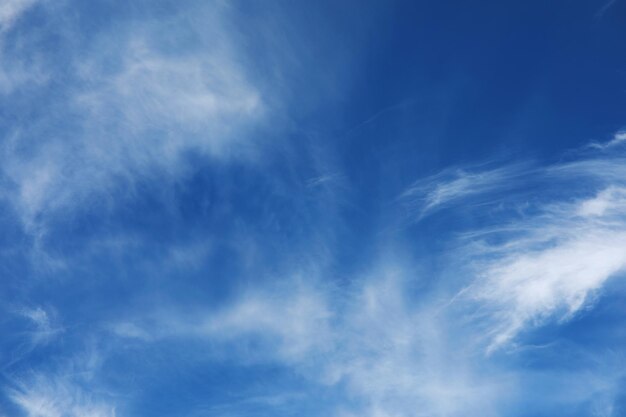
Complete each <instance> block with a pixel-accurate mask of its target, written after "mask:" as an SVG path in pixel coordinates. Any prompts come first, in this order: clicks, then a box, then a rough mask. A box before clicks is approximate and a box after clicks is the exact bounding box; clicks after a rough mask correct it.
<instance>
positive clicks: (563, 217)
mask: <svg viewBox="0 0 626 417" xmlns="http://www.w3.org/2000/svg"><path fill="white" fill-rule="evenodd" d="M621 169H622V168H620V166H619V164H618V163H617V160H613V159H611V160H604V161H603V160H588V161H580V162H576V163H568V164H563V165H557V166H552V167H548V168H547V169H546V170H545V171H544V172H543V173H541V176H543V179H544V185H546V187H545V188H541V189H538V190H535V191H534V192H533V193H532V194H531V197H532V198H533V203H532V207H531V208H532V209H531V210H528V211H527V212H526V213H525V214H524V213H522V214H520V213H519V212H518V213H514V215H512V216H509V217H506V216H505V217H504V218H502V219H501V220H499V221H498V222H496V224H491V225H489V226H486V227H485V228H484V229H482V230H481V229H479V230H477V231H474V232H473V233H470V234H468V235H467V236H466V238H467V239H470V242H469V243H468V244H467V246H466V247H465V251H466V252H465V256H466V258H465V259H467V261H468V262H469V263H470V264H471V265H472V268H473V273H474V274H475V276H476V279H475V281H474V282H473V283H471V284H470V285H469V287H468V288H467V289H466V290H465V291H464V292H462V293H461V294H460V295H461V296H462V298H463V297H466V296H467V297H470V298H472V299H473V300H474V301H475V302H477V303H478V306H479V311H480V317H481V320H483V321H484V322H487V323H489V328H488V329H487V333H488V335H489V337H490V339H491V341H490V342H489V344H490V347H489V349H490V350H493V349H497V348H499V347H502V346H503V345H505V344H507V343H509V342H511V341H513V340H514V339H515V337H516V336H517V335H518V334H519V333H520V332H522V331H524V330H525V329H529V328H532V327H535V326H538V325H541V324H543V323H545V322H547V321H550V320H555V319H558V320H568V319H570V318H571V317H573V316H574V315H575V314H576V313H577V312H578V311H580V310H581V309H583V308H584V307H585V306H587V305H589V303H591V302H592V301H593V300H594V299H595V296H596V295H598V294H599V293H600V291H601V289H602V287H603V285H604V284H605V283H606V281H607V280H608V279H610V278H612V277H614V276H617V275H619V274H620V273H621V272H622V271H624V269H625V268H626V216H625V215H624V213H625V212H626V183H625V181H624V179H623V178H624V177H622V178H620V175H619V171H620V170H621ZM557 186H558V187H557ZM557 188H558V190H559V193H558V194H556V195H554V194H552V193H554V191H552V193H551V191H550V190H554V189H557ZM564 190H571V192H564ZM591 190H595V194H592V195H590V194H591ZM510 198H514V196H511V197H510Z"/></svg>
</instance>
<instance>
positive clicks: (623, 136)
mask: <svg viewBox="0 0 626 417" xmlns="http://www.w3.org/2000/svg"><path fill="white" fill-rule="evenodd" d="M625 141H626V131H619V132H617V133H615V134H614V135H613V139H611V140H609V141H608V142H605V143H597V142H592V143H590V144H589V147H591V148H595V149H600V150H604V149H608V148H612V147H614V146H618V145H622V144H624V142H625Z"/></svg>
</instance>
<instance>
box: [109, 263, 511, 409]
mask: <svg viewBox="0 0 626 417" xmlns="http://www.w3.org/2000/svg"><path fill="white" fill-rule="evenodd" d="M408 279H409V277H407V276H406V270H404V269H403V268H401V267H393V266H385V267H381V268H380V269H378V270H376V271H375V272H374V273H372V275H371V277H366V279H365V280H364V281H363V286H362V287H360V288H355V291H354V292H353V293H352V294H351V295H347V294H339V293H336V292H335V291H334V290H332V289H331V288H326V289H320V288H315V287H312V286H308V285H304V284H301V285H299V286H295V287H290V288H287V289H283V290H281V291H276V290H275V289H274V290H273V291H268V292H263V293H259V292H257V293H254V294H251V295H248V296H244V297H242V298H241V299H240V300H239V301H237V302H235V303H234V304H233V305H232V306H231V307H229V308H226V309H224V310H222V311H221V312H217V313H207V314H205V315H200V316H197V315H196V316H188V315H181V314H177V313H176V312H173V311H166V312H161V313H159V314H158V315H156V316H153V317H152V319H150V318H148V319H141V318H139V319H136V320H134V321H132V322H131V323H132V324H129V323H128V322H126V321H125V322H123V324H122V325H119V326H114V327H113V329H114V330H113V333H114V334H116V335H117V336H118V337H121V338H123V339H129V338H130V339H134V340H137V341H140V342H144V343H155V342H158V340H161V339H169V338H178V339H180V338H200V339H205V340H206V341H207V342H209V341H210V345H211V346H213V347H215V346H220V345H221V346H222V347H223V349H225V351H227V352H228V354H229V355H234V356H235V357H236V358H237V360H238V362H239V363H242V364H246V363H250V362H259V361H260V362H278V363H280V364H282V365H284V366H288V367H291V368H292V369H294V370H295V371H296V372H297V373H298V374H300V375H303V376H304V377H305V378H307V379H308V380H309V381H311V382H314V383H317V384H320V385H322V386H325V387H330V386H332V387H334V388H335V389H340V390H343V389H346V390H347V392H346V393H345V395H347V396H348V397H350V398H352V399H356V404H357V405H355V406H354V408H352V409H342V408H341V406H340V408H339V409H337V410H336V412H337V415H340V414H341V413H342V412H343V413H344V415H346V416H348V415H360V416H370V417H377V416H398V417H408V416H425V417H426V416H428V417H445V416H460V415H464V416H481V417H483V416H496V415H498V412H497V411H498V409H499V404H500V401H501V400H502V399H503V398H505V397H506V395H507V394H506V392H507V390H509V389H510V388H511V383H512V380H511V378H510V377H508V376H506V375H504V374H500V375H496V374H495V373H491V372H489V371H487V372H486V371H485V369H484V368H483V369H482V370H478V369H476V368H475V367H474V362H475V360H474V358H473V357H474V355H475V354H476V352H475V351H474V350H473V349H474V347H473V345H472V344H471V343H469V344H468V343H466V341H463V340H460V339H459V338H457V337H456V336H455V328H454V321H450V320H449V318H448V317H445V315H442V314H440V310H439V309H436V308H431V307H430V306H419V307H418V306H412V305H411V303H410V301H409V299H408V298H407V296H406V292H405V291H406V288H405V285H406V284H407V280H408ZM155 317H156V319H155ZM250 339H252V340H255V341H257V342H258V343H255V344H254V346H255V348H254V351H252V352H251V351H249V350H246V349H245V348H241V346H246V343H244V342H243V341H245V340H250ZM342 410H343V411H342ZM351 413H356V414H351Z"/></svg>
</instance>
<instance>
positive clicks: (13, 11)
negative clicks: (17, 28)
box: [0, 0, 41, 32]
mask: <svg viewBox="0 0 626 417" xmlns="http://www.w3.org/2000/svg"><path fill="white" fill-rule="evenodd" d="M40 1H41V0H5V1H3V2H2V3H1V4H0V32H4V31H7V30H9V29H10V28H11V26H13V24H14V22H15V21H16V20H17V19H19V17H20V16H21V15H22V14H23V13H24V12H26V11H27V10H28V9H30V8H31V7H33V6H34V5H35V4H36V3H38V2H40Z"/></svg>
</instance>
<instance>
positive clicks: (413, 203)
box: [400, 165, 528, 220]
mask: <svg viewBox="0 0 626 417" xmlns="http://www.w3.org/2000/svg"><path fill="white" fill-rule="evenodd" d="M527 168H528V167H527V166H525V165H511V166H505V167H501V168H494V169H491V170H484V171H478V170H476V169H472V170H469V171H468V170H464V169H458V168H457V169H447V170H444V171H442V172H440V173H438V174H435V175H433V176H430V177H426V178H424V179H421V180H419V181H416V182H415V183H413V184H412V185H411V186H410V187H409V188H408V189H407V190H406V191H405V192H404V193H403V194H402V195H401V196H400V199H401V201H403V202H405V203H407V204H408V206H409V208H410V210H411V212H412V214H413V212H416V215H417V219H418V220H420V219H422V218H423V217H425V216H427V215H429V214H432V213H433V212H436V211H438V210H441V209H445V208H448V207H450V206H452V205H455V204H460V203H461V202H464V203H465V202H467V200H468V199H470V198H473V197H480V196H482V197H483V198H484V197H485V196H488V197H493V195H490V194H489V193H492V192H495V191H501V190H502V189H505V188H513V187H515V186H516V185H518V184H517V180H518V179H519V177H520V175H523V174H524V173H526V172H527Z"/></svg>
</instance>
